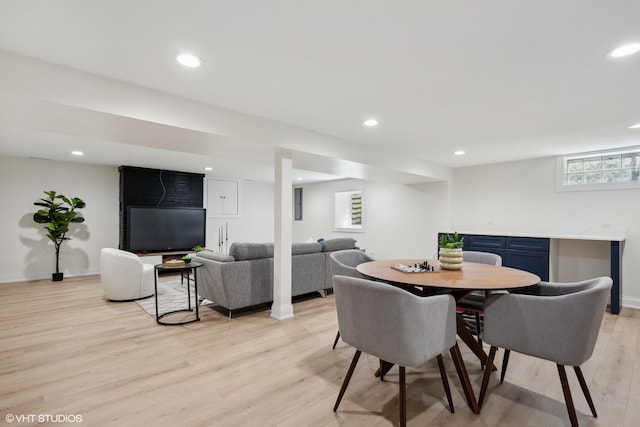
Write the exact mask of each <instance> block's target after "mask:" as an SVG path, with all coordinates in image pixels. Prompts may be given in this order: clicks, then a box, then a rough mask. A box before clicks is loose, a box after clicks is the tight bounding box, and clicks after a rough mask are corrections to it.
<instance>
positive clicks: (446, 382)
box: [436, 354, 455, 414]
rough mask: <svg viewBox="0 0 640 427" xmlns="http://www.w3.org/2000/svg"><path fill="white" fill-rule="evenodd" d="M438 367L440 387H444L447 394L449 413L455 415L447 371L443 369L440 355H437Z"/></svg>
mask: <svg viewBox="0 0 640 427" xmlns="http://www.w3.org/2000/svg"><path fill="white" fill-rule="evenodd" d="M436 359H438V367H439V368H440V376H441V377H442V385H444V392H445V393H446V394H447V401H448V402H449V411H451V413H452V414H454V413H455V410H454V409H453V400H452V399H451V389H450V388H449V378H447V371H446V369H444V361H443V360H442V355H441V354H439V355H438V357H437V358H436Z"/></svg>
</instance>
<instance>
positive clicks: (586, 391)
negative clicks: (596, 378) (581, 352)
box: [573, 366, 598, 418]
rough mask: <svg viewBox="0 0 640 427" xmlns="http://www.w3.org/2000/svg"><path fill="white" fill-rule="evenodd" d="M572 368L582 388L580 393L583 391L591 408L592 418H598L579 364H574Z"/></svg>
mask: <svg viewBox="0 0 640 427" xmlns="http://www.w3.org/2000/svg"><path fill="white" fill-rule="evenodd" d="M573 369H574V370H575V371H576V376H577V377H578V382H579V383H580V387H581V388H582V393H584V397H585V398H586V399H587V403H588V404H589V408H590V409H591V413H592V414H593V418H598V414H597V413H596V407H595V405H594V404H593V400H591V393H589V387H587V383H586V381H585V380H584V376H583V375H582V370H581V369H580V366H574V367H573Z"/></svg>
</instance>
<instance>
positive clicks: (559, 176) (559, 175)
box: [556, 146, 640, 192]
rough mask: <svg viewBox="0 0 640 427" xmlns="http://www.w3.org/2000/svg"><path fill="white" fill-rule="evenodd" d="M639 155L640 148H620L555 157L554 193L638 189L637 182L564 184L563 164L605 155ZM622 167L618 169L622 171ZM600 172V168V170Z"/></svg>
mask: <svg viewBox="0 0 640 427" xmlns="http://www.w3.org/2000/svg"><path fill="white" fill-rule="evenodd" d="M636 152H637V153H640V146H632V147H621V148H614V149H606V150H597V151H585V152H582V153H573V154H564V155H561V156H557V157H556V191H557V192H563V191H596V190H625V189H634V188H640V180H639V181H628V182H609V183H596V184H565V183H564V176H565V164H566V162H567V161H568V160H573V159H588V158H591V157H605V156H607V155H622V154H629V153H636ZM622 169H623V168H622V166H621V167H620V169H617V170H622ZM600 170H602V168H600Z"/></svg>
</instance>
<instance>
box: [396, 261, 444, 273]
mask: <svg viewBox="0 0 640 427" xmlns="http://www.w3.org/2000/svg"><path fill="white" fill-rule="evenodd" d="M391 268H393V269H394V270H398V271H402V272H403V273H438V272H439V271H440V269H438V270H436V269H435V267H434V266H433V265H430V264H429V263H428V262H427V261H425V262H421V263H415V264H413V265H404V264H400V263H398V264H395V265H392V266H391Z"/></svg>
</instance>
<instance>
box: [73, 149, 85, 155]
mask: <svg viewBox="0 0 640 427" xmlns="http://www.w3.org/2000/svg"><path fill="white" fill-rule="evenodd" d="M71 154H73V155H74V156H84V153H83V152H82V151H78V150H74V151H72V152H71Z"/></svg>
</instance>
